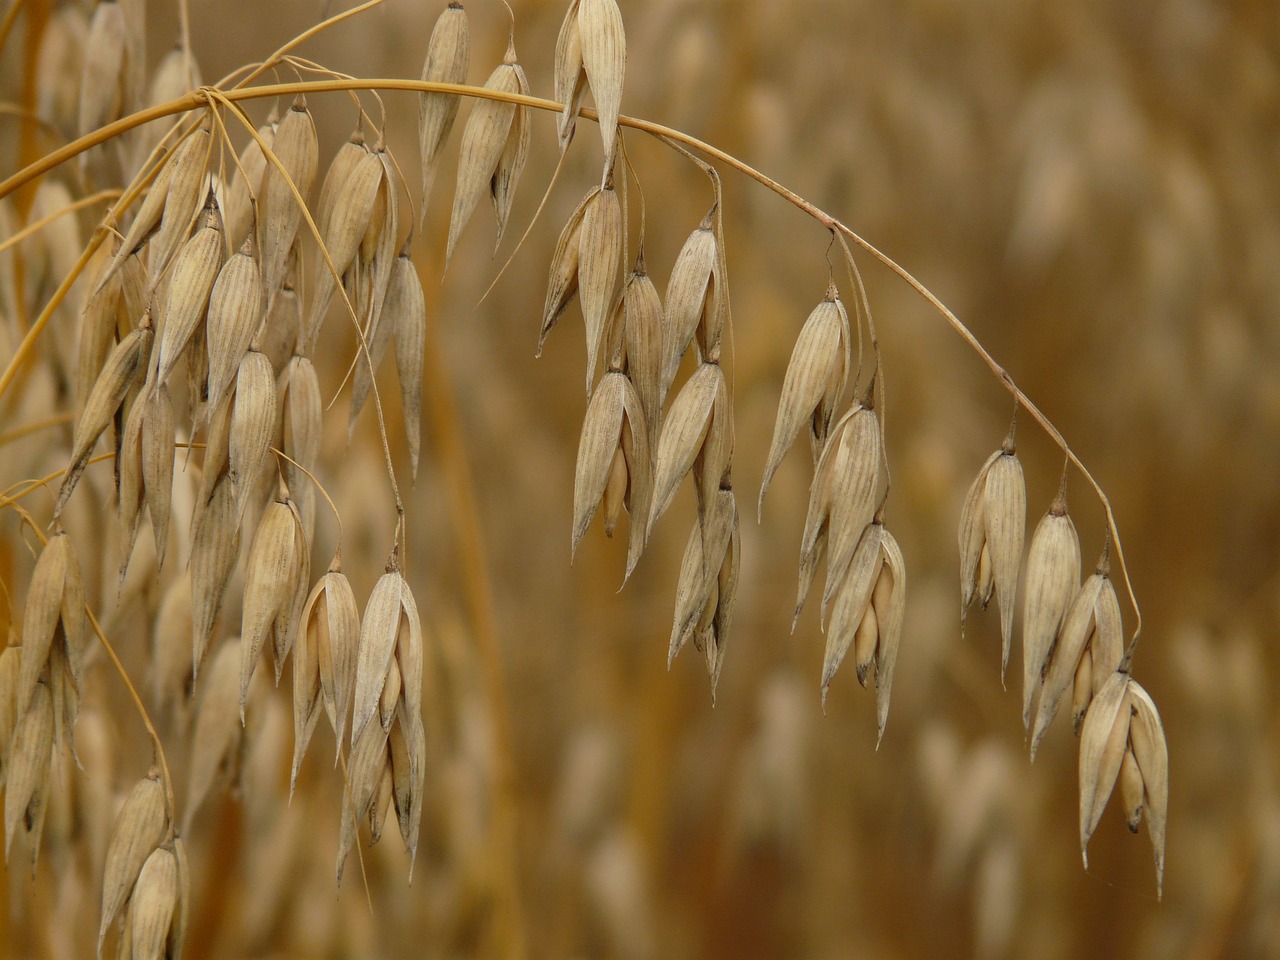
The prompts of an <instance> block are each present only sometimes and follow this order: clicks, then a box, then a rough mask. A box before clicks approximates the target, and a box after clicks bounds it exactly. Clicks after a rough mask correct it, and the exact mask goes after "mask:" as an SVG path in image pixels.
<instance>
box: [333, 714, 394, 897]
mask: <svg viewBox="0 0 1280 960" xmlns="http://www.w3.org/2000/svg"><path fill="white" fill-rule="evenodd" d="M390 760H391V757H390V754H389V752H388V750H387V731H386V730H384V729H382V725H381V724H378V723H370V724H367V725H366V726H365V728H364V731H363V735H362V736H361V737H360V739H359V740H357V741H356V743H355V745H354V746H353V747H352V750H351V757H350V759H349V761H348V763H347V793H346V795H345V797H344V802H343V805H342V807H343V814H342V826H341V828H340V830H339V839H338V865H337V883H338V884H339V885H341V883H342V868H343V865H344V864H345V863H346V860H347V854H348V853H349V852H350V851H351V847H352V845H353V844H354V843H355V835H356V825H357V824H358V823H359V822H360V820H361V819H363V818H364V816H365V814H366V813H368V812H369V807H370V806H371V805H372V804H373V802H374V800H375V798H376V796H377V792H378V788H379V786H380V785H381V783H382V771H383V768H384V767H385V766H386V765H387V764H388V763H389V762H390Z"/></svg>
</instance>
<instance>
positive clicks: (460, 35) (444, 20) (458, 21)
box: [418, 0, 470, 219]
mask: <svg viewBox="0 0 1280 960" xmlns="http://www.w3.org/2000/svg"><path fill="white" fill-rule="evenodd" d="M469 51H470V41H469V38H468V30H467V14H466V11H464V10H463V9H462V4H461V3H457V2H456V0H455V2H453V3H450V4H449V6H447V7H446V8H445V9H444V12H443V13H441V14H440V18H439V19H438V20H436V25H435V28H434V29H433V30H432V31H431V39H430V41H429V42H428V43H427V59H426V61H425V62H424V63H423V64H422V79H423V80H424V81H427V82H432V83H466V82H467V63H468V60H469V56H470V53H469ZM460 100H461V98H460V97H456V96H453V95H450V94H447V93H423V94H419V95H418V145H419V149H420V151H421V160H422V216H423V218H424V219H425V218H426V215H427V202H428V201H429V200H430V199H431V187H432V184H434V183H435V179H436V172H437V170H438V169H439V166H440V153H441V151H443V150H444V145H445V143H446V142H447V141H448V139H449V133H450V132H451V131H452V130H453V122H454V120H455V119H457V116H458V106H459V101H460Z"/></svg>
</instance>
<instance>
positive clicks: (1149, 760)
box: [1128, 678, 1169, 898]
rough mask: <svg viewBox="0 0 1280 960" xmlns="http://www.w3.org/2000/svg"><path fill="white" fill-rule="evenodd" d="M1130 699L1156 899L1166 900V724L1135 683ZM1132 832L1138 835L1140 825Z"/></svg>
mask: <svg viewBox="0 0 1280 960" xmlns="http://www.w3.org/2000/svg"><path fill="white" fill-rule="evenodd" d="M1128 696H1129V698H1130V702H1131V703H1132V704H1133V718H1132V720H1131V721H1130V723H1129V750H1130V752H1131V753H1132V755H1133V758H1134V761H1135V762H1136V764H1137V767H1138V772H1139V773H1140V774H1141V775H1142V803H1141V812H1142V813H1144V814H1145V815H1146V818H1147V832H1148V833H1150V835H1151V848H1152V850H1153V852H1154V853H1155V860H1156V896H1157V898H1160V897H1163V896H1164V839H1165V826H1166V824H1167V821H1168V815H1169V747H1168V744H1167V742H1166V741H1165V736H1164V724H1163V723H1161V721H1160V712H1159V711H1158V710H1156V705H1155V701H1153V700H1152V699H1151V697H1150V695H1148V693H1147V691H1146V690H1144V689H1143V688H1142V686H1141V684H1139V683H1138V682H1137V681H1136V680H1133V679H1132V678H1131V679H1130V680H1129V683H1128ZM1129 829H1130V830H1132V831H1134V832H1135V833H1136V832H1137V823H1136V821H1135V822H1132V823H1131V824H1130V826H1129Z"/></svg>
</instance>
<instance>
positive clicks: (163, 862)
mask: <svg viewBox="0 0 1280 960" xmlns="http://www.w3.org/2000/svg"><path fill="white" fill-rule="evenodd" d="M177 907H178V861H177V858H176V857H174V855H173V852H172V851H170V850H166V849H165V848H164V847H159V848H157V849H155V850H153V851H152V852H151V855H150V856H149V857H147V861H146V863H144V864H143V866H142V872H141V873H140V874H139V875H138V883H137V885H136V886H135V887H134V890H133V898H132V900H131V901H130V903H129V933H130V941H131V942H130V947H131V949H132V951H133V960H164V958H165V955H166V954H165V944H166V943H167V942H168V940H169V937H170V933H171V928H172V926H173V921H174V915H175V913H176V912H177Z"/></svg>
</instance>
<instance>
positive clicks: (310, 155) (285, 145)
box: [259, 95, 320, 302]
mask: <svg viewBox="0 0 1280 960" xmlns="http://www.w3.org/2000/svg"><path fill="white" fill-rule="evenodd" d="M271 150H272V152H273V153H275V155H276V159H278V160H279V161H280V165H279V166H277V165H276V164H274V163H267V164H266V165H265V169H264V173H263V177H262V194H261V197H262V201H261V204H260V207H259V214H260V226H261V229H262V282H263V283H265V284H266V290H267V300H268V302H270V301H272V300H274V299H275V295H276V292H277V291H278V290H279V289H280V286H281V284H283V283H284V276H285V268H286V266H287V265H288V260H289V250H290V249H291V248H292V247H293V240H294V237H295V236H297V233H298V225H299V224H300V223H301V222H302V208H301V207H300V206H298V201H297V199H296V198H295V197H294V194H293V189H290V181H292V184H293V187H294V188H296V189H297V191H298V194H299V195H300V196H301V197H302V199H303V200H304V201H305V200H306V199H307V198H308V197H309V196H310V195H311V187H312V186H313V185H314V184H315V179H316V169H317V167H318V166H319V163H320V148H319V146H318V144H317V141H316V124H315V121H314V120H312V119H311V111H310V110H308V109H307V98H306V97H304V96H302V95H299V96H297V97H296V98H295V99H294V101H293V105H292V106H291V107H290V109H289V112H288V113H286V114H285V115H284V117H283V118H282V119H281V120H280V125H279V126H278V127H277V128H276V134H275V137H274V138H273V140H272V143H271ZM281 167H283V168H284V172H283V173H282V172H281V169H280V168H281ZM285 174H288V179H287V180H286V178H285Z"/></svg>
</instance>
